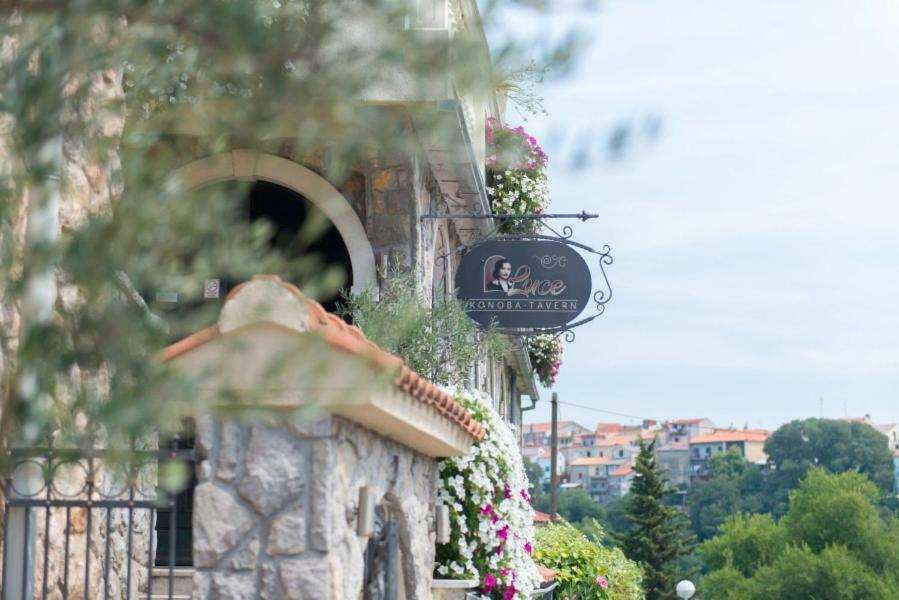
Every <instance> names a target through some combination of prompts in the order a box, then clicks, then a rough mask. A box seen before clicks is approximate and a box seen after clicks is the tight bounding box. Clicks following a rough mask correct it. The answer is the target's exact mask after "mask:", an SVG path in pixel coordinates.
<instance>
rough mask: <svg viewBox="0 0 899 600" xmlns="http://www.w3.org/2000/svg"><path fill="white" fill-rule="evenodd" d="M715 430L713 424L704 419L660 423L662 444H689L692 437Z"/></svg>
mask: <svg viewBox="0 0 899 600" xmlns="http://www.w3.org/2000/svg"><path fill="white" fill-rule="evenodd" d="M714 430H715V424H714V423H712V422H711V421H710V420H708V419H706V418H705V417H700V418H696V419H676V420H674V421H666V422H664V423H662V431H664V432H665V435H664V437H661V436H660V437H661V439H662V442H663V443H666V444H667V443H675V444H678V443H680V442H690V441H691V440H692V439H693V438H694V437H696V436H698V435H702V434H703V433H708V432H710V431H714Z"/></svg>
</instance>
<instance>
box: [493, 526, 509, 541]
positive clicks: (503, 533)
mask: <svg viewBox="0 0 899 600" xmlns="http://www.w3.org/2000/svg"><path fill="white" fill-rule="evenodd" d="M496 537H498V538H499V539H501V540H507V539H509V526H508V525H503V526H502V528H500V530H499V531H497V532H496Z"/></svg>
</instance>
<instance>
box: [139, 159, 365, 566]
mask: <svg viewBox="0 0 899 600" xmlns="http://www.w3.org/2000/svg"><path fill="white" fill-rule="evenodd" d="M177 176H178V177H179V178H180V180H181V183H182V185H184V186H185V187H187V188H189V189H192V190H197V189H204V188H207V187H211V186H225V187H231V188H235V189H239V190H240V194H239V195H236V194H233V195H232V194H225V195H223V196H220V197H228V196H231V197H232V198H234V201H235V202H237V203H238V205H239V207H240V210H241V211H242V215H243V217H244V218H245V219H246V221H247V223H248V224H250V223H253V222H256V221H259V220H265V221H267V222H268V223H269V225H270V231H271V235H270V238H269V240H268V242H269V245H270V247H271V248H273V249H277V250H278V251H280V252H281V253H282V254H283V255H284V256H285V257H286V258H287V259H288V260H290V258H292V257H293V258H301V257H302V256H303V255H315V256H317V257H318V260H320V262H321V264H322V266H323V267H324V266H333V267H337V268H340V269H341V270H342V271H343V272H344V275H345V277H344V287H345V288H348V289H351V290H353V291H361V290H363V289H365V288H366V287H368V286H369V285H372V284H374V282H375V267H374V254H373V252H372V250H371V245H370V243H369V241H368V238H367V236H366V235H365V231H364V229H363V227H362V223H361V221H359V218H358V216H357V215H356V213H355V212H354V211H353V209H352V207H351V206H350V204H349V202H347V201H346V199H344V198H343V196H342V195H340V193H339V192H338V191H337V190H336V189H334V188H333V187H332V186H331V185H330V184H329V183H328V182H327V181H325V180H324V179H322V178H321V177H319V176H318V175H316V174H315V173H313V172H312V171H310V170H308V169H305V168H304V167H302V166H300V165H297V164H296V163H293V162H291V161H288V160H286V159H283V158H280V157H274V156H270V155H258V154H256V153H253V152H248V151H235V152H232V153H229V154H226V155H222V156H218V157H212V158H209V159H203V160H201V161H197V162H195V163H191V164H190V165H187V166H186V167H183V168H182V169H181V170H180V171H179V172H178V174H177ZM236 182H241V183H242V185H240V186H235V185H234V184H235V183H236ZM247 183H248V185H246V184H247ZM309 220H320V221H321V222H324V223H325V226H324V227H323V228H322V229H321V230H320V231H319V232H318V233H317V235H316V236H315V237H314V239H313V240H312V241H310V243H309V244H308V245H307V244H298V243H297V240H298V234H300V232H301V231H302V230H303V227H304V225H305V224H306V223H307V222H309ZM275 274H276V275H282V278H283V279H284V280H285V281H290V282H292V283H296V284H300V287H302V285H301V284H302V282H299V281H292V278H291V277H290V276H289V275H286V276H285V274H281V273H275ZM219 283H220V289H219V293H218V295H217V297H216V298H212V299H209V301H212V302H216V303H218V302H221V300H222V299H224V297H225V296H226V295H227V293H228V292H229V291H230V289H231V288H232V287H233V286H235V285H237V284H239V283H241V281H233V280H229V279H228V278H227V277H222V278H221V279H220V281H219ZM317 299H318V300H319V301H320V302H321V303H322V305H323V306H324V308H325V309H326V310H328V311H333V310H334V309H335V308H336V304H337V303H338V301H339V300H340V296H339V291H333V293H331V294H330V295H329V296H327V297H319V298H317ZM202 301H204V300H203V299H199V298H197V299H182V300H181V302H179V303H174V305H173V306H172V307H171V309H172V310H177V309H178V307H177V304H180V305H181V306H184V307H186V305H188V304H195V303H196V302H202ZM185 333H189V332H180V335H176V336H175V337H181V336H182V335H183V334H185ZM173 341H174V340H173ZM193 441H194V440H193V436H192V435H191V432H190V431H185V432H184V435H183V436H182V438H181V439H180V440H179V441H178V442H177V443H178V447H179V449H182V450H190V449H192V448H193ZM191 467H193V465H191ZM192 470H193V469H192ZM196 485H197V481H196V478H195V477H194V478H193V479H192V481H191V482H190V483H189V485H188V486H187V488H186V489H185V490H184V491H183V492H181V493H180V494H178V496H177V497H176V501H175V506H176V507H177V508H176V513H175V515H174V518H172V514H171V512H169V511H168V510H167V509H164V508H161V509H159V510H158V513H157V519H156V534H157V546H156V548H157V555H156V561H155V563H156V565H157V566H168V556H169V554H168V552H167V551H165V552H163V549H166V550H167V549H168V547H169V541H170V540H171V538H172V537H174V538H175V546H176V550H175V566H179V567H181V566H184V567H187V566H191V565H192V555H191V551H192V544H193V536H192V508H193V490H194V488H195V487H196ZM172 523H174V531H173V526H172Z"/></svg>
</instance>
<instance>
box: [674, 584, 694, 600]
mask: <svg viewBox="0 0 899 600" xmlns="http://www.w3.org/2000/svg"><path fill="white" fill-rule="evenodd" d="M674 591H675V592H677V595H678V597H679V598H683V599H684V600H687V599H688V598H692V597H693V594H695V593H696V586H695V585H693V582H692V581H687V580H686V579H684V580H683V581H681V582H680V583H678V584H677V587H676V588H675V589H674Z"/></svg>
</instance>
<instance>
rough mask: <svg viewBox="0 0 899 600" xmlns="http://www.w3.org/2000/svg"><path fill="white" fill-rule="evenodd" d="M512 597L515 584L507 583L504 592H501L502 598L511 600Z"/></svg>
mask: <svg viewBox="0 0 899 600" xmlns="http://www.w3.org/2000/svg"><path fill="white" fill-rule="evenodd" d="M514 597H515V584H511V585H509V587H508V588H506V593H505V594H503V600H512V598H514Z"/></svg>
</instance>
